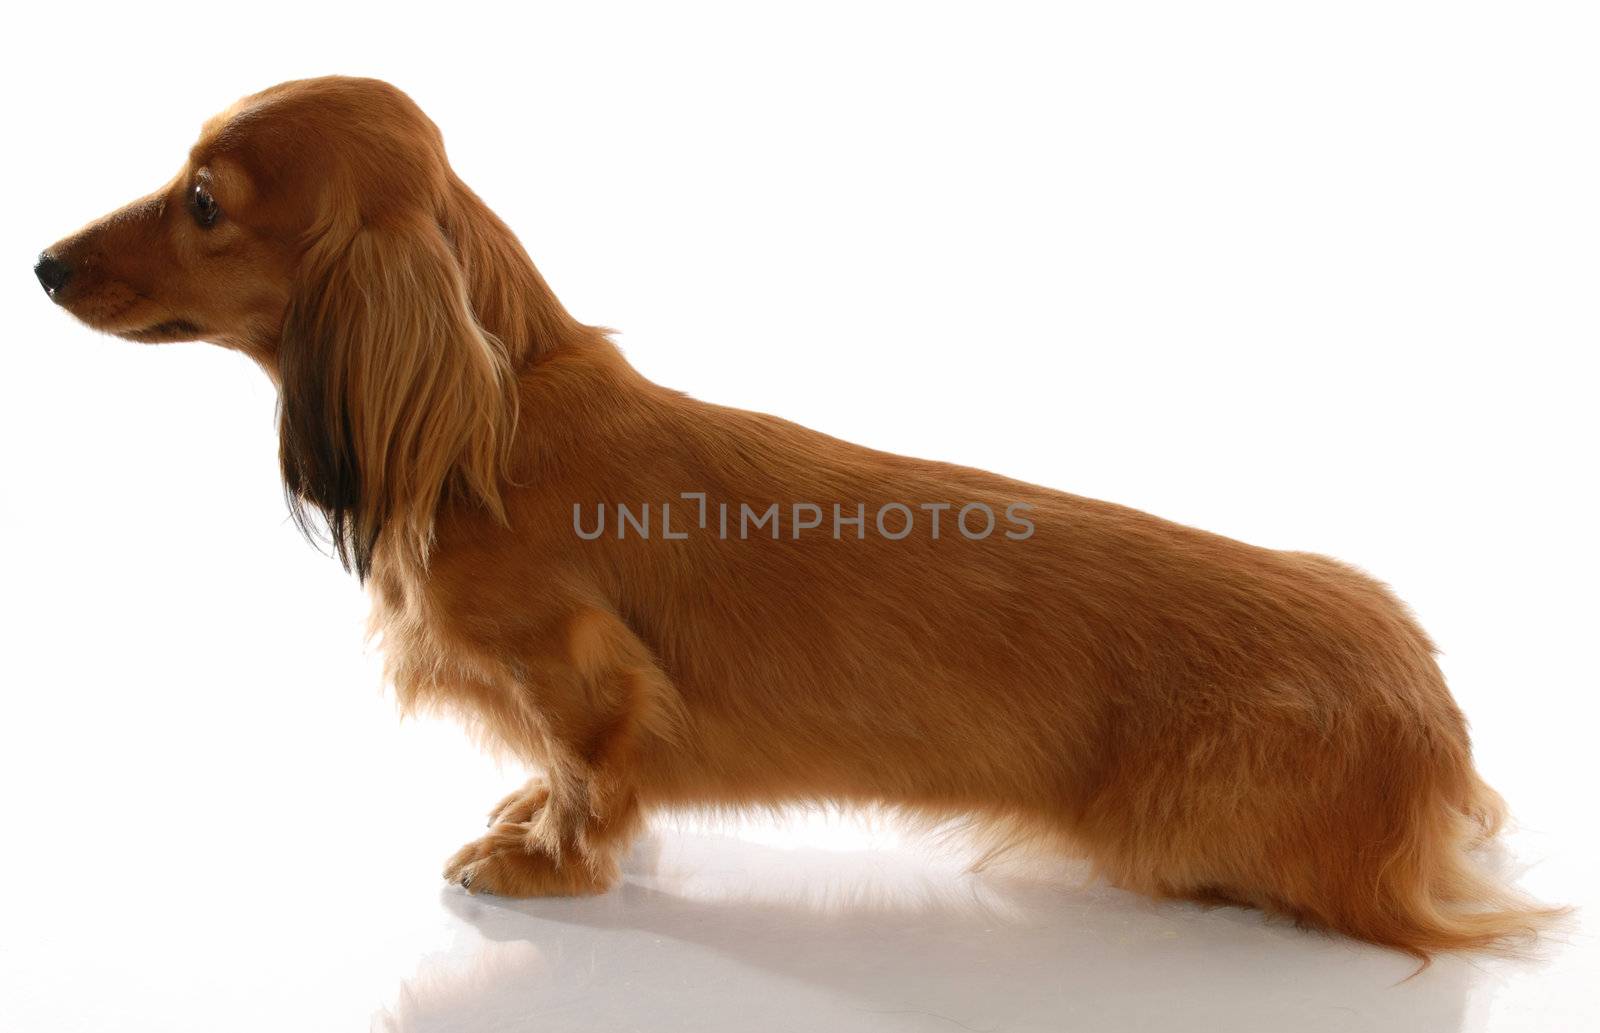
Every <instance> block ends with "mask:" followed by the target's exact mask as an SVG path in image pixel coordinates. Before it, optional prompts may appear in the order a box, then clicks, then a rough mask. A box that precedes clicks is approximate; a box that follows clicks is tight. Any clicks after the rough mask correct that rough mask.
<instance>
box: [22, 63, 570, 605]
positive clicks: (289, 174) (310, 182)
mask: <svg viewBox="0 0 1600 1033" xmlns="http://www.w3.org/2000/svg"><path fill="white" fill-rule="evenodd" d="M35 273H36V275H37V276H38V278H39V282H40V284H41V285H43V287H44V288H45V290H46V292H47V293H48V294H49V295H50V298H51V299H52V300H53V301H55V302H56V304H58V305H60V306H62V307H63V308H65V309H67V310H68V311H69V312H71V313H72V314H73V315H74V316H76V317H77V318H78V319H80V320H82V321H83V322H85V323H87V324H88V325H89V326H91V327H94V328H95V329H97V330H103V331H106V332H108V333H112V334H116V335H117V336H119V337H125V338H128V339H130V340H134V341H146V342H160V341H185V340H208V341H213V342H216V343H218V344H223V345H227V346H229V347H232V348H237V349H238V350H240V351H242V352H244V353H246V354H248V355H249V356H251V357H252V358H254V359H255V360H256V361H257V362H259V363H260V364H261V365H262V366H263V367H264V368H266V369H267V371H268V372H269V373H270V374H271V375H272V376H273V377H274V379H275V380H277V382H278V384H279V386H280V391H281V409H280V432H281V438H282V449H281V451H282V461H283V473H284V479H285V482H286V484H287V487H288V489H289V493H290V499H291V502H292V504H293V505H294V506H295V511H296V513H297V515H301V514H302V508H301V507H303V506H305V505H309V506H311V507H314V508H315V509H318V510H320V511H321V512H322V514H323V515H324V517H325V518H326V521H327V524H328V527H329V529H330V531H331V532H332V538H333V541H334V544H335V546H336V548H337V550H338V552H339V554H340V556H341V558H342V559H344V560H345V562H346V563H347V564H349V565H353V566H354V567H355V568H356V569H357V570H358V571H359V572H361V573H363V574H364V573H365V572H366V570H367V567H368V564H369V563H370V558H371V552H372V548H373V546H374V544H375V542H376V541H377V537H378V532H379V530H380V529H381V528H383V527H385V526H386V525H387V526H394V525H395V524H401V525H403V529H404V531H405V532H406V534H407V536H408V537H409V538H410V539H412V540H414V544H415V545H416V548H417V550H418V551H421V552H423V553H424V554H425V551H426V546H427V541H428V537H429V535H430V534H431V527H432V520H433V516H434V512H435V510H436V508H437V503H438V501H439V499H440V498H441V497H442V495H444V494H446V493H449V492H451V491H452V490H454V489H458V488H459V489H461V490H462V491H463V492H464V493H466V494H469V495H473V496H476V497H478V498H479V499H480V500H482V501H484V502H486V503H487V504H488V505H490V507H491V508H497V507H498V494H497V483H496V476H497V473H498V471H499V463H500V459H501V457H502V456H503V454H504V450H505V447H506V441H507V438H508V435H509V432H510V429H511V426H512V421H513V420H514V417H515V402H514V397H512V393H511V392H510V391H509V390H508V384H509V381H510V376H509V374H510V370H511V368H512V366H513V365H514V364H515V362H516V361H517V360H518V359H519V358H521V357H522V356H523V355H524V354H525V353H528V352H530V351H533V350H535V349H536V348H537V347H538V345H539V341H538V340H537V338H538V337H540V336H541V335H543V336H544V337H546V338H548V337H550V336H552V335H554V334H557V333H559V332H561V331H562V330H563V328H565V327H568V326H575V325H576V324H571V322H570V317H568V316H567V315H566V313H565V311H564V310H562V309H561V308H560V306H559V304H558V303H556V302H555V300H554V298H553V297H551V296H550V295H549V292H548V290H547V289H546V288H545V287H544V284H543V282H542V281H541V280H540V279H539V276H538V273H537V272H536V271H535V270H534V269H533V266H532V263H531V262H529V261H528V259H527V256H526V254H525V253H524V252H523V251H522V249H521V246H520V245H519V244H518V243H517V241H516V239H515V237H513V236H512V235H511V234H510V232H509V231H508V230H506V228H505V227H504V225H503V224H501V223H500V222H499V220H498V219H496V218H495V217H494V215H493V214H492V213H490V212H489V211H488V209H487V208H485V207H484V206H483V204H482V202H481V201H479V200H478V199H477V197H476V196H475V195H473V194H472V192H471V191H470V190H468V189H467V188H466V187H465V186H464V185H463V184H462V183H461V181H460V180H459V179H458V178H457V177H456V176H455V174H454V172H452V171H451V169H450V166H449V163H448V162H447V160H446V158H445V152H444V146H443V143H442V140H441V137H440V134H439V131H438V129H437V127H435V126H434V124H433V123H432V122H431V121H430V120H429V119H428V118H427V116H426V115H424V114H423V113H422V111H421V110H420V109H419V108H418V107H417V106H416V104H414V103H413V102H412V101H411V100H410V98H408V97H407V96H406V95H405V94H404V93H402V92H400V91H399V90H397V89H395V88H394V87H392V86H390V85H388V84H387V83H382V82H378V81H376V80H371V79H350V78H342V77H335V78H325V79H309V80H302V81H298V82H290V83H284V84H282V85H280V86H275V87H273V88H271V89H269V90H265V91H263V92H261V93H258V94H255V95H254V96H251V97H247V98H245V99H244V100H242V101H240V102H238V103H237V104H235V105H234V106H233V107H231V108H229V109H228V110H227V111H225V112H223V113H222V114H221V115H218V116H217V117H216V118H214V119H212V120H211V121H210V122H208V123H206V125H205V127H204V129H203V131H202V132H201V135H200V140H199V142H197V143H196V144H195V145H194V147H193V148H192V149H191V150H190V152H189V157H188V160H187V161H186V162H185V163H184V165H183V168H182V169H181V170H180V171H179V173H178V174H177V176H176V177H174V178H173V179H172V181H171V182H169V183H167V185H165V186H163V187H162V188H161V189H159V190H157V191H156V192H155V193H153V194H150V195H149V196H147V197H144V198H141V199H140V200H137V201H135V202H133V203H132V204H130V205H128V206H127V207H125V208H122V209H120V210H119V211H116V212H113V213H111V214H110V215H107V216H106V217H104V218H102V219H100V220H99V221H97V222H94V223H91V224H90V225H89V226H87V227H85V228H84V229H82V230H80V231H78V232H77V233H75V234H73V235H72V236H70V237H67V238H66V239H64V240H62V241H59V242H58V243H56V244H53V245H51V246H50V247H49V248H46V249H45V251H44V253H43V254H42V255H41V256H40V257H39V260H38V265H37V266H36V268H35ZM485 327H489V328H490V329H491V330H492V331H493V332H489V331H486V330H485Z"/></svg>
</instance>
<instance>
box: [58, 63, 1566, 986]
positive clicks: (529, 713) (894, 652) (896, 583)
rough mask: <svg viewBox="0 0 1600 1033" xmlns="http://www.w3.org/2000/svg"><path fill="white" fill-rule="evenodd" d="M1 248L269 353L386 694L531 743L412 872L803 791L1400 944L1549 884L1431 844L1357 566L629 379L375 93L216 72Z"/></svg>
mask: <svg viewBox="0 0 1600 1033" xmlns="http://www.w3.org/2000/svg"><path fill="white" fill-rule="evenodd" d="M35 271H36V273H37V275H38V278H39V281H40V283H41V284H42V285H43V286H44V288H45V290H46V291H47V292H48V293H49V295H50V297H51V298H52V299H53V300H54V301H55V302H56V303H57V304H58V305H61V306H62V307H64V308H66V309H67V310H68V311H69V312H71V313H72V314H73V315H75V316H76V317H77V318H79V319H80V320H82V321H83V322H85V323H87V324H88V325H89V326H91V327H93V328H95V329H98V330H103V331H106V332H109V333H113V334H116V335H118V336H120V337H125V338H128V339H130V340H134V341H146V342H160V341H187V340H207V341H212V342H215V343H217V344H221V345H225V346H227V347H230V348H234V349H237V350H238V351H241V352H243V353H244V354H246V355H248V356H249V357H250V358H252V359H254V360H255V361H256V362H257V363H259V364H260V365H261V367H262V368H263V369H265V370H266V372H267V373H268V375H269V376H271V377H272V378H273V380H274V382H275V383H276V385H277V387H278V389H279V392H280V405H279V417H278V427H279V433H280V436H281V461H282V469H283V479H284V483H285V485H286V490H287V495H288V499H289V505H290V507H291V509H292V510H293V512H294V513H295V514H296V515H297V518H298V519H299V520H300V521H301V523H302V526H303V527H305V528H306V529H308V531H311V532H314V533H317V534H321V535H325V536H327V538H328V540H330V541H331V544H332V548H333V550H334V551H335V552H336V553H337V555H338V556H339V558H340V559H341V560H342V561H343V563H344V564H345V565H346V566H347V567H348V568H349V569H351V570H353V571H354V572H355V573H356V574H357V575H358V576H359V577H360V578H361V579H362V580H363V581H365V582H366V584H367V585H368V587H369V590H370V592H371V596H372V600H373V622H374V626H375V628H376V629H377V630H378V631H379V632H380V633H381V639H382V644H383V650H384V654H385V658H386V671H387V676H388V678H389V679H390V680H391V681H392V683H393V685H394V687H395V690H396V693H397V695H398V698H399V701H400V703H401V705H402V706H403V707H405V708H419V707H425V708H434V709H444V710H449V711H452V712H455V713H457V714H459V715H460V716H461V717H463V718H464V719H465V720H467V721H468V722H470V723H471V724H473V725H475V726H476V727H477V728H478V730H480V731H481V733H482V735H483V736H484V738H485V739H486V740H487V741H488V742H491V743H493V744H494V745H496V746H498V747H501V748H503V749H505V750H507V751H509V752H511V753H513V754H515V755H516V756H518V757H520V758H523V759H525V760H527V761H529V762H531V763H533V764H535V765H537V766H539V767H540V768H542V769H543V771H544V772H545V774H544V775H543V776H542V777H539V778H535V779H534V780H533V781H531V782H529V783H528V784H527V785H526V786H524V787H523V788H521V789H519V790H517V791H516V792H513V793H512V794H511V795H510V796H508V797H506V798H505V800H503V801H502V802H501V803H500V804H499V805H498V806H497V807H496V808H495V809H494V811H493V813H492V827H491V828H490V829H489V831H488V834H487V835H485V836H484V837H483V838H481V839H479V840H477V841H476V842H473V843H470V844H468V845H467V846H466V847H465V848H463V849H462V850H461V851H460V852H459V853H457V854H456V855H455V856H454V857H453V858H452V859H451V860H450V861H449V863H448V865H447V866H446V868H445V877H446V878H447V879H450V880H452V881H455V882H458V883H459V884H461V885H462V886H465V887H466V888H467V889H468V890H469V891H471V892H473V893H479V892H487V893H496V894H504V895H508V896H534V895H543V894H584V893H598V892H601V891H604V890H605V889H606V888H607V887H609V886H611V885H612V884H613V883H615V882H616V881H617V878H618V859H619V857H620V856H621V855H622V854H623V853H624V851H625V850H626V848H627V845H628V843H629V841H630V840H631V839H632V838H633V837H634V836H635V835H636V834H637V833H638V832H639V831H640V829H641V826H642V825H643V822H644V816H645V815H646V814H647V813H648V812H649V811H651V810H652V809H656V808H664V807H694V806H708V807H733V808H737V807H743V806H762V805H775V804H784V803H788V802H800V801H830V802H835V803H843V804H882V805H888V806H891V807H895V808H898V809H900V810H901V811H903V812H906V813H908V814H911V815H914V816H917V817H918V818H922V819H928V820H941V819H944V818H958V817H959V818H965V819H967V820H969V821H971V822H972V823H973V824H974V825H976V826H977V827H979V828H981V829H982V830H984V831H985V832H987V833H989V834H990V835H991V837H992V838H991V843H993V844H1002V845H1003V844H1016V843H1021V842H1024V841H1031V842H1046V843H1049V844H1054V845H1058V846H1061V847H1064V848H1070V849H1072V850H1074V851H1077V852H1080V853H1082V854H1084V855H1086V856H1087V857H1089V858H1090V859H1092V860H1093V862H1094V863H1095V865H1096V866H1097V868H1098V869H1099V870H1100V871H1101V872H1103V873H1104V874H1105V875H1106V876H1107V877H1108V878H1110V879H1111V880H1112V881H1113V882H1115V883H1116V884H1118V885H1121V886H1124V887H1127V888H1129V889H1132V890H1137V891H1140V892H1143V893H1147V894H1151V895H1153V896H1157V897H1171V898H1187V899H1195V900H1203V901H1208V902H1227V903H1235V904H1242V905H1253V906H1256V907H1260V908H1263V909H1266V910H1268V911H1272V912H1276V913H1280V914H1284V915H1288V916H1292V917H1293V918H1295V919H1297V920H1300V921H1302V922H1304V923H1306V924H1309V925H1313V926H1319V927H1322V928H1326V929H1333V930H1338V931H1340V932H1343V933H1347V934H1349V935H1351V936H1354V937H1359V938H1361V939H1363V940H1368V941H1371V942H1373V943H1378V944H1385V945H1388V946H1391V947H1395V948H1399V949H1400V950H1403V951H1407V952H1409V953H1411V954H1413V955H1416V956H1418V957H1421V958H1424V959H1426V958H1427V957H1428V956H1429V955H1430V954H1431V953H1432V952H1435V951H1439V950H1449V949H1459V948H1496V947H1505V946H1506V945H1507V944H1508V943H1511V942H1513V941H1517V940H1521V939H1522V938H1524V937H1525V936H1527V935H1530V934H1531V933H1532V932H1533V931H1534V930H1535V929H1536V928H1537V927H1538V926H1539V924H1540V923H1541V921H1542V920H1543V919H1544V918H1546V917H1548V916H1549V915H1551V914H1553V913H1555V912H1554V911H1553V909H1547V908H1541V907H1538V906H1536V905H1533V904H1531V903H1529V902H1527V901H1524V900H1522V899H1521V898H1519V897H1517V896H1515V895H1514V894H1512V893H1511V892H1510V891H1508V890H1506V889H1504V888H1502V887H1501V886H1499V885H1497V884H1496V883H1495V881H1494V880H1492V879H1491V878H1489V877H1488V876H1487V875H1485V874H1484V873H1483V872H1481V871H1480V870H1479V869H1477V868H1476V867H1475V866H1474V864H1473V861H1472V859H1471V858H1470V857H1469V855H1468V853H1467V851H1468V848H1469V847H1470V846H1472V845H1473V844H1474V843H1475V842H1476V841H1477V840H1479V839H1481V838H1483V837H1486V836H1488V835H1492V834H1493V832H1494V831H1495V829H1496V827H1497V826H1498V824H1499V822H1500V819H1501V812H1502V806H1501V803H1500V801H1499V799H1498V798H1497V797H1496V796H1495V794H1494V793H1493V792H1492V791H1491V790H1490V789H1489V788H1488V787H1487V786H1485V785H1484V783H1483V782H1482V781H1480V780H1479V778H1478V776H1477V774H1476V773H1475V772H1474V770H1473V764H1472V755H1471V748H1470V744H1469V740H1468V736H1467V725H1466V722H1465V721H1464V720H1463V718H1462V715H1461V713H1460V711H1459V710H1458V709H1457V707H1456V704H1455V702H1454V701H1453V700H1452V699H1451V696H1450V693H1449V691H1448V690H1447V689H1446V687H1445V683H1444V679H1443V677H1442V676H1441V674H1440V672H1439V668H1438V666H1437V665H1436V664H1435V662H1434V657H1433V654H1434V650H1433V647H1432V645H1431V644H1430V642H1429V641H1428V638H1427V636H1426V635H1425V634H1424V633H1423V632H1422V630H1421V629H1420V628H1418V627H1417V625H1416V623H1415V622H1414V621H1413V620H1412V618H1411V617H1410V615H1409V614H1408V612H1407V611H1406V609H1405V607H1404V606H1403V605H1402V604H1401V603H1400V602H1399V601H1397V600H1396V599H1395V598H1394V597H1393V596H1392V595H1391V594H1390V593H1389V592H1388V590H1387V589H1386V588H1385V587H1384V586H1383V585H1381V584H1379V583H1377V582H1376V581H1373V580H1372V579H1370V578H1368V577H1366V576H1364V575H1363V574H1361V573H1359V572H1358V571H1356V570H1354V569H1352V568H1350V567H1347V566H1344V565H1342V564H1340V563H1338V562H1335V561H1333V560H1330V559H1326V558H1323V557H1321V556H1314V555H1310V554H1306V553H1298V552H1274V551H1269V550H1266V549H1260V548H1256V547H1253V546H1250V545H1245V544H1242V543H1240V542H1236V541H1232V540H1230V539H1227V538H1222V537H1218V536H1216V535H1213V534H1208V533H1206V532H1203V531H1197V530H1193V529H1191V528H1188V527H1182V526H1179V525H1177V524H1172V523H1168V522H1166V521H1164V520H1160V519H1157V518H1155V517H1152V516H1147V515H1145V514H1143V513H1139V512H1136V511H1134V510H1130V509H1125V508H1123V507H1120V506H1115V505H1111V504H1108V503H1105V502H1097V501H1094V500H1092V499H1085V498H1079V497H1077V496H1073V495H1067V494H1063V493H1061V492H1057V491H1052V490H1050V489H1047V488H1041V487H1036V486H1034V485H1031V484H1023V483H1019V482H1017V481H1012V480H1007V479H1005V478H1002V477H998V476H995V475H993V474H989V473H984V472H982V471H979V470H971V469H966V468H963V467H958V466H950V465H946V464H942V463H935V462H926V461H922V460H917V459H908V458H904V457H901V456H896V455H889V454H885V453H882V452H875V451H872V450H870V449H867V448H862V447H859V446H857V445H852V444H849V443H847V442H843V441H838V440H835V439H834V438H830V437H827V436H825V435H822V434H818V433H816V432H814V431H810V430H807V429H805V428H803V427H798V426H795V425H794V424H792V423H787V422H785V421H783V420H780V419H776V418H774V417H771V416H764V415H759V414H755V413H749V412H742V411H739V410H735V409H726V408H721V407H719V406H714V405H708V404H705V403H703V402H698V401H695V400H694V399H692V398H688V397H686V396H684V395H682V394H679V393H677V392H675V391H669V390H667V389H665V388H662V387H658V386H657V385H655V384H653V383H650V382H649V381H647V380H645V379H644V378H643V377H641V376H640V375H639V374H638V373H637V372H635V371H634V370H633V368H632V367H630V366H629V365H628V363H627V362H625V361H624V360H623V358H622V356H621V354H620V353H619V352H618V350H617V348H616V347H615V346H614V345H613V344H612V343H611V341H610V340H609V339H608V337H607V335H606V331H604V330H602V329H599V328H596V327H591V326H586V325H584V324H582V323H580V322H578V321H577V320H575V319H574V318H573V317H572V316H571V315H569V314H568V313H567V311H566V309H564V308H563V307H562V305H561V303H560V302H559V301H557V300H556V297H555V295H554V294H552V293H551V291H550V289H549V288H548V287H547V286H546V285H545V281H544V280H543V279H542V278H541V277H540V275H539V273H538V271H537V270H535V268H534V266H533V263H532V262H531V261H530V260H529V258H528V256H527V254H526V253H525V252H524V250H523V248H522V246H521V245H520V244H519V243H518V241H517V238H516V237H515V236H513V235H512V233H511V231H510V230H509V229H507V228H506V226H505V225H504V224H503V223H502V222H501V221H500V220H499V219H498V218H497V217H496V216H495V215H494V213H493V212H491V211H490V210H489V209H488V208H487V207H486V206H485V205H484V203H483V202H482V201H480V200H479V199H478V197H477V196H476V195H475V194H473V192H472V191H471V190H469V189H468V188H467V187H466V185H465V184H463V183H462V182H461V180H460V179H458V178H457V177H456V175H455V173H454V172H453V171H452V170H451V168H450V165H449V163H448V162H447V160H446V158H445V151H444V146H443V143H442V140H441V137H440V134H439V130H438V129H437V128H436V127H435V126H434V124H433V123H432V122H431V121H429V120H428V118H427V117H426V116H425V115H424V114H423V113H422V112H421V111H420V110H419V109H418V108H417V106H416V105H415V104H414V103H413V102H412V101H411V100H410V99H409V98H408V97H407V96H406V95H405V94H403V93H401V92H400V91H399V90H397V89H395V88H393V87H391V86H389V85H387V84H385V83H382V82H377V81H373V80H368V79H349V78H325V79H312V80H306V81H300V82H290V83H285V84H283V85H280V86H275V87H273V88H272V89H269V90H266V91H264V92H262V93H258V94H256V95H254V96H251V97H247V98H245V99H244V100H242V101H240V102H238V103H237V104H235V105H234V106H233V107H231V108H229V109H228V110H227V111H225V112H223V113H222V114H221V115H219V116H217V117H216V118H214V119H212V120H211V121H210V122H208V123H207V124H206V126H205V127H204V130H203V132H202V133H201V136H200V140H199V142H198V143H196V144H195V145H194V147H193V149H192V150H191V151H190V152H189V158H188V161H187V162H186V163H185V165H184V166H183V169H182V170H181V171H180V172H179V173H178V175H177V176H176V178H174V179H173V180H172V181H171V182H169V183H168V184H167V185H165V186H163V187H162V188H161V189H159V190H157V191H156V192H155V193H153V194H151V195H149V196H148V197H145V198H143V199H141V200H138V201H135V202H133V203H132V204H130V205H128V206H127V207H125V208H123V209H121V210H120V211H117V212H115V213H113V214H111V215H109V216H107V217H105V218H103V219H101V220H100V221H98V222H95V223H93V224H92V225H90V226H88V227H86V228H85V229H83V230H81V231H80V232H78V233H76V234H74V235H73V236H70V237H68V238H67V239H65V240H62V241H61V242H59V243H57V244H54V245H52V246H51V247H50V248H49V249H47V250H46V251H45V252H44V253H43V255H41V257H40V258H39V261H38V265H37V267H36V270H35Z"/></svg>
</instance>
